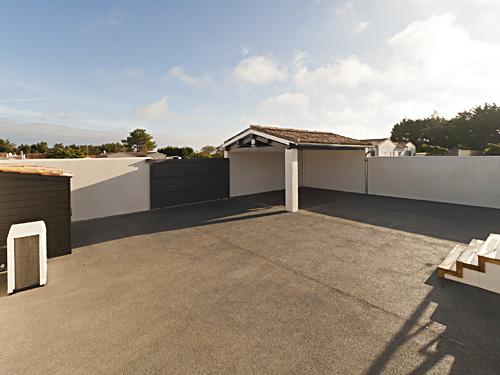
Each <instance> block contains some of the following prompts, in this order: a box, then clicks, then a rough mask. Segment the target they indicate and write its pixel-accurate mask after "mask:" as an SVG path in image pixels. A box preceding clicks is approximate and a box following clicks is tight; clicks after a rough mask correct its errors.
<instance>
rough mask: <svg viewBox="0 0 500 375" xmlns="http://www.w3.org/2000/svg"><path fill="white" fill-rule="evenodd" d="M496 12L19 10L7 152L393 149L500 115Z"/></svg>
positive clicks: (458, 0) (3, 31) (12, 34)
mask: <svg viewBox="0 0 500 375" xmlns="http://www.w3.org/2000/svg"><path fill="white" fill-rule="evenodd" d="M499 3H500V2H498V1H494V0H439V1H437V0H436V1H434V0H401V1H395V0H380V1H368V0H350V1H348V0H338V1H334V0H332V1H328V0H321V1H320V0H303V1H299V0H288V1H252V2H248V1H197V2H194V1H168V2H167V1H141V2H137V1H114V2H108V1H81V2H76V1H74V2H67V1H22V0H20V1H11V2H3V3H2V7H1V9H0V45H1V46H2V48H1V52H0V138H2V137H3V138H11V139H12V140H13V141H15V142H17V143H20V142H35V141H37V140H40V139H46V140H48V141H49V142H51V143H52V142H55V141H63V142H66V143H73V142H74V143H86V142H94V143H100V142H108V141H113V140H119V139H121V138H123V137H124V136H125V134H126V133H127V132H128V131H129V130H131V129H133V128H135V127H145V128H146V129H148V130H149V131H151V132H152V133H153V134H154V135H155V137H156V139H157V141H158V143H159V144H160V145H166V144H177V145H182V144H189V145H194V146H196V147H200V146H203V145H205V144H220V143H221V142H222V141H223V139H225V138H227V137H229V136H230V135H232V134H233V133H235V132H237V131H239V130H241V129H242V128H244V127H245V126H247V125H248V124H250V123H260V124H272V125H278V126H283V127H296V128H305V129H319V130H330V131H334V132H337V133H341V134H344V135H349V136H353V137H358V138H363V137H383V136H388V135H389V131H390V128H391V127H392V125H393V124H394V123H395V122H397V121H399V120H400V119H401V118H403V117H416V116H425V115H428V114H431V113H432V112H433V111H438V112H439V113H441V114H443V115H445V116H451V115H452V114H453V113H455V112H457V111H460V110H463V109H466V108H469V107H471V106H473V105H477V104H481V103H483V102H486V101H490V102H491V101H497V102H500V97H499V96H500V94H499V93H500V90H498V86H499V83H500V73H499V72H498V66H500V52H499V51H500V32H499V31H498V30H497V28H496V23H497V21H496V20H497V18H498V16H500V4H499Z"/></svg>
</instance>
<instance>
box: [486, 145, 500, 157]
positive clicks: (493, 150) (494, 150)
mask: <svg viewBox="0 0 500 375" xmlns="http://www.w3.org/2000/svg"><path fill="white" fill-rule="evenodd" d="M484 154H485V155H500V144H494V143H488V147H486V148H485V149H484Z"/></svg>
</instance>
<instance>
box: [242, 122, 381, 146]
mask: <svg viewBox="0 0 500 375" xmlns="http://www.w3.org/2000/svg"><path fill="white" fill-rule="evenodd" d="M250 129H254V130H257V131H260V132H262V133H266V134H269V135H272V136H275V137H278V138H282V139H286V140H287V141H291V142H293V143H297V144H299V143H313V144H330V145H356V146H362V145H371V144H370V143H366V142H362V141H360V140H357V139H354V138H349V137H344V136H342V135H338V134H335V133H329V132H320V131H310V130H300V129H286V128H277V127H268V126H260V125H251V126H250Z"/></svg>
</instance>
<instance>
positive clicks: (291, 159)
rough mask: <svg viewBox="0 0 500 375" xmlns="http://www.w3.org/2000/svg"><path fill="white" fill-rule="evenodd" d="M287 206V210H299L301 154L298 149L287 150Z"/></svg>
mask: <svg viewBox="0 0 500 375" xmlns="http://www.w3.org/2000/svg"><path fill="white" fill-rule="evenodd" d="M285 204H286V210H287V211H290V212H297V211H298V210H299V153H298V150H297V149H296V148H287V149H285Z"/></svg>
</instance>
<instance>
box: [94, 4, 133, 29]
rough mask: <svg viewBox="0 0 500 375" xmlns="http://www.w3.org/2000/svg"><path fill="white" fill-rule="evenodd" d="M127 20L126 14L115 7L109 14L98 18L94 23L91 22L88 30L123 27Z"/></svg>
mask: <svg viewBox="0 0 500 375" xmlns="http://www.w3.org/2000/svg"><path fill="white" fill-rule="evenodd" d="M124 19H125V15H124V13H123V12H122V11H121V10H120V9H119V8H118V7H114V8H113V9H111V10H110V11H109V12H108V13H106V14H104V15H102V16H99V17H97V18H96V19H94V20H93V21H92V22H90V23H89V24H88V25H87V27H86V30H87V31H90V30H96V29H106V28H114V27H117V26H121V25H122V24H123V21H124Z"/></svg>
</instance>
